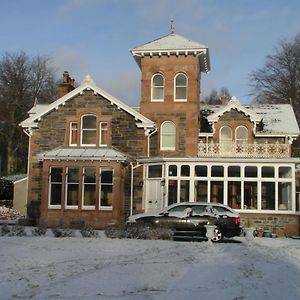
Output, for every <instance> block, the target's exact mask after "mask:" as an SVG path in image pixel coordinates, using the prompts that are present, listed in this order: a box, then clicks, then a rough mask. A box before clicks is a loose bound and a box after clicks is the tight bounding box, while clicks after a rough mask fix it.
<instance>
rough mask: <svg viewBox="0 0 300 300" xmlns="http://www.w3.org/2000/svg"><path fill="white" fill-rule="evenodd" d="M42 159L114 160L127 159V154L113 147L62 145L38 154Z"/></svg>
mask: <svg viewBox="0 0 300 300" xmlns="http://www.w3.org/2000/svg"><path fill="white" fill-rule="evenodd" d="M37 158H38V159H40V160H52V159H55V160H86V159H88V160H114V161H125V160H126V156H125V155H124V154H123V153H121V152H119V151H117V150H115V149H112V148H85V147H80V148H73V147H61V148H56V149H53V150H50V151H47V152H43V153H39V154H37Z"/></svg>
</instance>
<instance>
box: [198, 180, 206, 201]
mask: <svg viewBox="0 0 300 300" xmlns="http://www.w3.org/2000/svg"><path fill="white" fill-rule="evenodd" d="M195 201H196V202H197V201H203V202H207V181H204V180H203V181H200V180H199V181H195Z"/></svg>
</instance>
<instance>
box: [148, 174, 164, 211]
mask: <svg viewBox="0 0 300 300" xmlns="http://www.w3.org/2000/svg"><path fill="white" fill-rule="evenodd" d="M145 203H146V212H157V211H159V210H161V208H162V207H161V203H162V186H161V180H160V179H150V180H147V181H146V201H145Z"/></svg>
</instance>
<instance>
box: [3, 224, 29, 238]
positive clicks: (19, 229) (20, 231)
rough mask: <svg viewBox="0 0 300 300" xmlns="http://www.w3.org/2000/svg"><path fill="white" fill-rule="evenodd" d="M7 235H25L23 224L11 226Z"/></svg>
mask: <svg viewBox="0 0 300 300" xmlns="http://www.w3.org/2000/svg"><path fill="white" fill-rule="evenodd" d="M8 235H9V236H26V235H27V234H26V231H25V226H23V225H14V226H12V227H11V232H10V233H9V234H8Z"/></svg>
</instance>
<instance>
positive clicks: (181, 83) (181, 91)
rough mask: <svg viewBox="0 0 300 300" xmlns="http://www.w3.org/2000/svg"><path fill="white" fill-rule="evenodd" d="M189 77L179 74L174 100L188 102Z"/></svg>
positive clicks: (175, 85)
mask: <svg viewBox="0 0 300 300" xmlns="http://www.w3.org/2000/svg"><path fill="white" fill-rule="evenodd" d="M187 83H188V80H187V76H186V75H185V74H183V73H179V74H177V75H176V76H175V78H174V100H175V101H186V100H187Z"/></svg>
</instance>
